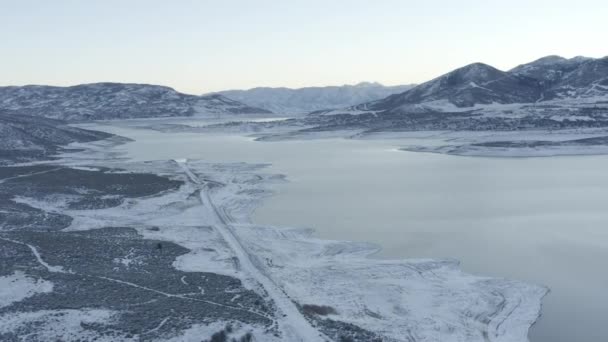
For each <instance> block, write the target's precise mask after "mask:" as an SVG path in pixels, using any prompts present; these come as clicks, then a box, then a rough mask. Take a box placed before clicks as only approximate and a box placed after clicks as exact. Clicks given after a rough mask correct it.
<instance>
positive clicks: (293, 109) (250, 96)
mask: <svg viewBox="0 0 608 342" xmlns="http://www.w3.org/2000/svg"><path fill="white" fill-rule="evenodd" d="M412 87H413V85H398V86H383V85H382V84H380V83H370V82H362V83H359V84H356V85H343V86H330V87H307V88H299V89H291V88H268V87H260V88H253V89H249V90H226V91H221V92H218V93H219V94H222V95H225V96H227V97H229V98H232V99H235V100H237V101H241V102H244V103H247V104H249V105H252V106H255V107H259V108H264V109H266V110H269V111H272V112H274V113H278V114H281V113H286V114H304V113H309V112H313V111H317V110H321V109H334V108H344V107H348V106H353V105H357V104H359V103H364V102H369V101H374V100H378V99H382V98H385V97H387V96H389V95H391V94H396V93H401V92H403V91H405V90H408V89H410V88H412Z"/></svg>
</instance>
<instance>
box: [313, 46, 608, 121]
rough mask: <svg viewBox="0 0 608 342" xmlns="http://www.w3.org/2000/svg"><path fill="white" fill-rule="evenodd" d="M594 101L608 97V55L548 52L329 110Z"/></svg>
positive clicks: (437, 108) (475, 67) (418, 109)
mask: <svg viewBox="0 0 608 342" xmlns="http://www.w3.org/2000/svg"><path fill="white" fill-rule="evenodd" d="M602 99H603V100H602ZM596 100H597V101H608V57H604V58H598V59H594V58H588V57H575V58H572V59H566V58H562V57H559V56H548V57H544V58H541V59H538V60H536V61H533V62H531V63H528V64H523V65H520V66H518V67H516V68H514V69H512V70H509V71H501V70H498V69H496V68H494V67H492V66H489V65H486V64H483V63H474V64H470V65H467V66H464V67H462V68H459V69H456V70H454V71H451V72H449V73H447V74H445V75H442V76H439V77H437V78H435V79H433V80H430V81H428V82H425V83H422V84H420V85H418V86H416V87H414V88H412V89H410V90H407V91H405V92H403V93H400V94H395V95H391V96H388V97H386V98H384V99H381V100H377V101H371V102H367V103H363V104H360V105H357V106H352V107H349V108H346V109H343V110H334V111H328V112H326V113H325V114H338V113H364V112H386V111H391V112H402V113H411V112H423V111H437V112H449V111H462V110H471V109H479V108H482V107H485V106H496V105H507V104H535V103H541V104H542V103H548V102H549V101H562V102H563V101H571V102H577V103H578V102H581V101H583V102H587V103H589V102H594V101H596Z"/></svg>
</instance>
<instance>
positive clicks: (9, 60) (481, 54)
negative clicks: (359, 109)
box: [0, 0, 608, 93]
mask: <svg viewBox="0 0 608 342" xmlns="http://www.w3.org/2000/svg"><path fill="white" fill-rule="evenodd" d="M551 54H558V55H562V56H564V57H574V56H577V55H586V56H590V57H603V56H606V55H608V1H607V0H595V1H593V0H577V1H572V0H568V1H565V0H553V1H534V0H527V1H525V0H510V1H489V0H485V1H483V0H427V1H422V0H417V1H410V0H375V1H372V0H368V1H359V0H302V1H300V0H275V1H270V0H250V1H245V0H214V1H211V0H208V1H207V0H199V1H187V0H184V1H179V0H175V1H170V0H163V1H160V0H145V1H144V0H122V1H118V0H97V1H95V0H89V1H79V0H72V1H69V0H52V1H50V0H49V1H47V0H38V1H34V0H19V1H16V0H11V1H9V0H0V85H23V84H52V85H74V84H79V83H90V82H100V81H115V82H137V83H153V84H163V85H168V86H171V87H174V88H176V89H177V90H180V91H183V92H187V93H203V92H208V91H217V90H223V89H233V88H251V87H255V86H288V87H302V86H313V85H314V86H316V85H340V84H346V83H349V84H350V83H357V82H361V81H378V82H381V83H383V84H387V85H393V84H405V83H420V82H423V81H426V80H428V79H430V78H433V77H436V76H438V75H440V74H442V73H445V72H448V71H450V70H451V69H454V68H457V67H459V66H463V65H465V64H468V63H472V62H484V63H488V64H490V65H493V66H495V67H497V68H499V69H503V70H506V69H510V68H512V67H514V66H516V65H518V64H521V63H525V62H529V61H532V60H534V59H537V58H539V57H542V56H546V55H551Z"/></svg>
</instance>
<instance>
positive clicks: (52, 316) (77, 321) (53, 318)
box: [0, 309, 139, 342]
mask: <svg viewBox="0 0 608 342" xmlns="http://www.w3.org/2000/svg"><path fill="white" fill-rule="evenodd" d="M114 316H115V312H113V311H110V310H99V309H84V310H40V311H34V312H18V313H14V312H13V313H8V314H4V315H1V316H0V335H1V334H8V333H10V332H13V331H17V330H18V329H20V328H22V327H25V326H35V327H36V328H35V329H33V331H32V332H31V333H30V334H28V335H27V338H24V339H22V340H23V341H93V340H95V341H100V342H112V341H117V340H120V341H138V340H139V338H138V337H137V336H134V337H132V338H127V337H126V336H121V337H120V338H118V337H117V336H101V335H99V334H97V333H95V332H94V331H91V330H86V329H85V328H83V327H82V325H81V324H82V323H85V324H92V323H103V322H108V321H111V320H112V319H113V318H114Z"/></svg>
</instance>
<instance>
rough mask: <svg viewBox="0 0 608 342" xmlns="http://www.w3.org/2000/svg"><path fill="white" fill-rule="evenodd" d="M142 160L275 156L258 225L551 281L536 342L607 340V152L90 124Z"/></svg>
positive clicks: (401, 255) (267, 158)
mask: <svg viewBox="0 0 608 342" xmlns="http://www.w3.org/2000/svg"><path fill="white" fill-rule="evenodd" d="M91 128H97V129H102V130H105V131H109V132H112V133H116V134H120V135H123V136H128V137H130V138H133V139H135V141H134V142H132V143H128V144H126V145H124V146H121V147H120V148H121V149H124V151H125V152H127V153H128V155H129V156H131V157H132V158H134V159H137V160H151V159H169V158H197V159H204V160H208V161H209V162H240V161H245V162H255V163H259V162H264V163H272V164H273V165H272V167H271V168H270V169H269V171H270V172H273V173H283V174H286V175H287V177H288V179H289V181H290V182H289V183H286V184H283V185H281V186H279V187H278V192H277V194H276V196H274V197H271V198H270V199H268V200H267V201H265V203H264V205H263V206H262V207H261V208H259V209H258V210H257V212H256V214H255V217H254V221H256V222H257V223H263V224H272V225H279V226H305V227H314V228H315V229H316V231H317V234H318V236H319V237H322V238H328V239H341V240H356V241H367V242H373V243H376V244H378V245H380V246H381V247H382V248H383V250H382V252H381V255H379V257H391V258H409V257H433V258H444V257H449V258H456V259H458V260H460V261H461V262H462V268H463V269H464V270H466V271H468V272H471V273H476V274H481V275H490V276H496V277H506V278H512V279H520V280H524V281H527V282H532V283H537V284H543V285H547V286H549V287H550V288H551V293H550V294H549V295H548V296H547V297H545V300H544V301H543V317H542V318H541V319H540V321H539V322H538V323H537V324H536V326H534V327H533V329H532V330H531V333H530V339H531V341H533V342H561V341H564V342H572V341H578V342H601V341H607V340H608V327H607V325H608V324H607V323H608V321H607V317H608V272H607V270H606V268H607V267H606V262H608V210H607V209H608V176H607V171H608V156H580V157H577V156H572V157H545V158H479V157H457V156H447V155H439V154H425V153H411V152H399V151H395V148H396V147H399V146H400V145H399V144H400V143H401V144H403V142H399V141H395V140H372V141H352V140H344V139H325V140H313V141H288V142H254V141H253V140H252V139H250V138H247V137H243V136H239V135H234V134H233V135H229V134H194V133H160V132H155V131H150V130H140V129H133V128H128V127H116V126H99V127H91Z"/></svg>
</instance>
